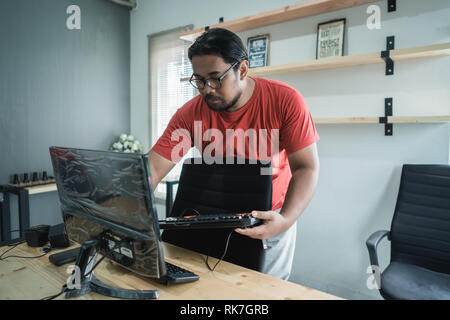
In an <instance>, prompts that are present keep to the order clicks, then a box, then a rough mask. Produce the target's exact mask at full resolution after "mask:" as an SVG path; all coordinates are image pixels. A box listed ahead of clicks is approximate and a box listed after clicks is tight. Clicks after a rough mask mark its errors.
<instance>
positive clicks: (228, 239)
mask: <svg viewBox="0 0 450 320" xmlns="http://www.w3.org/2000/svg"><path fill="white" fill-rule="evenodd" d="M233 231H234V230H231V231H230V233H229V234H228V238H227V242H226V244H225V250H224V252H223V254H222V256H221V257H220V259H219V261H217V262H216V264H215V265H214V267H213V268H212V269H211V267H210V266H209V264H208V257H209V254H208V255H207V256H206V260H205V263H206V266H207V267H208V269H209V271H214V270H215V269H216V267H217V265H218V264H219V262H220V261H222V259H223V258H224V257H225V255H226V254H227V251H228V244H229V242H230V238H231V235H232V234H233Z"/></svg>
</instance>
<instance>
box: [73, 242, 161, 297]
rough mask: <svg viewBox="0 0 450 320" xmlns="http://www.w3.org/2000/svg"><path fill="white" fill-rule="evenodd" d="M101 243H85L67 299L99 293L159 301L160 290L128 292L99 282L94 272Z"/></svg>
mask: <svg viewBox="0 0 450 320" xmlns="http://www.w3.org/2000/svg"><path fill="white" fill-rule="evenodd" d="M99 244H100V241H99V240H97V239H91V240H87V241H85V242H83V244H82V246H81V248H80V253H79V254H78V257H77V261H76V264H75V269H74V271H73V272H72V277H71V278H70V282H71V283H70V284H68V285H67V289H66V298H68V299H69V298H74V297H79V296H82V295H85V294H88V293H90V292H91V291H93V292H97V293H99V294H102V295H104V296H109V297H114V298H122V299H157V298H158V290H128V289H122V288H117V287H114V286H110V285H108V284H106V283H104V282H102V281H101V280H99V279H98V278H97V277H96V276H95V275H94V272H93V271H92V272H91V270H92V268H93V267H94V265H95V261H96V258H97V253H98V249H97V248H98V246H99Z"/></svg>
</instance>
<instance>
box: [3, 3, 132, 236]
mask: <svg viewBox="0 0 450 320" xmlns="http://www.w3.org/2000/svg"><path fill="white" fill-rule="evenodd" d="M71 4H76V5H78V6H80V8H81V29H80V30H68V29H67V27H66V20H67V18H68V17H69V16H70V14H67V13H66V9H67V7H68V6H69V5H71ZM0 6H1V8H0V39H1V40H0V184H5V183H7V182H8V181H9V178H10V175H11V174H13V173H23V172H33V171H43V170H47V172H49V174H51V175H52V174H53V170H52V168H51V162H50V157H49V151H48V147H49V146H51V145H58V146H71V147H80V148H94V149H102V150H106V149H107V148H108V147H109V145H110V143H111V142H112V141H113V139H114V138H115V136H118V135H119V134H120V133H122V132H128V131H129V129H130V102H129V99H130V89H129V61H130V53H129V41H130V29H129V10H128V9H127V8H125V7H121V6H118V5H116V4H113V3H111V2H109V1H107V0H70V1H69V0H38V1H36V0H14V1H6V0H1V1H0ZM12 205H13V208H12V211H13V214H12V216H13V217H12V219H13V222H14V225H13V229H14V228H16V227H17V225H16V222H17V218H16V215H17V205H16V198H15V197H14V198H13V200H12ZM58 206H59V204H58V197H57V193H56V192H52V193H46V194H40V195H34V196H31V197H30V210H31V211H30V215H31V224H32V225H36V224H39V223H47V224H56V223H59V222H61V221H62V219H61V216H60V212H59V208H58Z"/></svg>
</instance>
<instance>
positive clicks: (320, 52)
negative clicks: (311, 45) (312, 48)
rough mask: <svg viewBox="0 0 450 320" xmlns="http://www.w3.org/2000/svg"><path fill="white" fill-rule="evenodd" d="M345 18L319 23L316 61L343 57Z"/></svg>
mask: <svg viewBox="0 0 450 320" xmlns="http://www.w3.org/2000/svg"><path fill="white" fill-rule="evenodd" d="M344 33H345V18H344V19H339V20H332V21H327V22H323V23H319V25H318V26H317V49H316V59H322V58H328V57H339V56H343V55H344Z"/></svg>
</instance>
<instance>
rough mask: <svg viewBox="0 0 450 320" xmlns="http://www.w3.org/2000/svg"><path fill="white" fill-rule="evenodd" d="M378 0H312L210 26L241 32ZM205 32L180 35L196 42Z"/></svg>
mask: <svg viewBox="0 0 450 320" xmlns="http://www.w3.org/2000/svg"><path fill="white" fill-rule="evenodd" d="M376 1H379V0H310V1H305V2H300V3H297V4H294V5H291V6H285V7H282V8H279V9H275V10H270V11H266V12H262V13H258V14H254V15H251V16H246V17H243V18H239V19H235V20H230V21H226V22H223V23H219V24H215V25H212V26H210V28H211V29H212V28H224V29H228V30H230V31H233V32H240V31H244V30H250V29H255V28H259V27H263V26H268V25H272V24H277V23H282V22H286V21H290V20H295V19H299V18H304V17H309V16H314V15H318V14H321V13H326V12H331V11H336V10H341V9H345V8H350V7H354V6H359V5H363V4H366V3H371V2H376ZM203 32H205V28H199V29H195V30H191V31H187V32H183V33H180V34H179V37H180V39H183V40H187V41H191V42H194V41H195V39H196V38H197V37H198V36H200V35H201V34H202V33H203Z"/></svg>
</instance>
